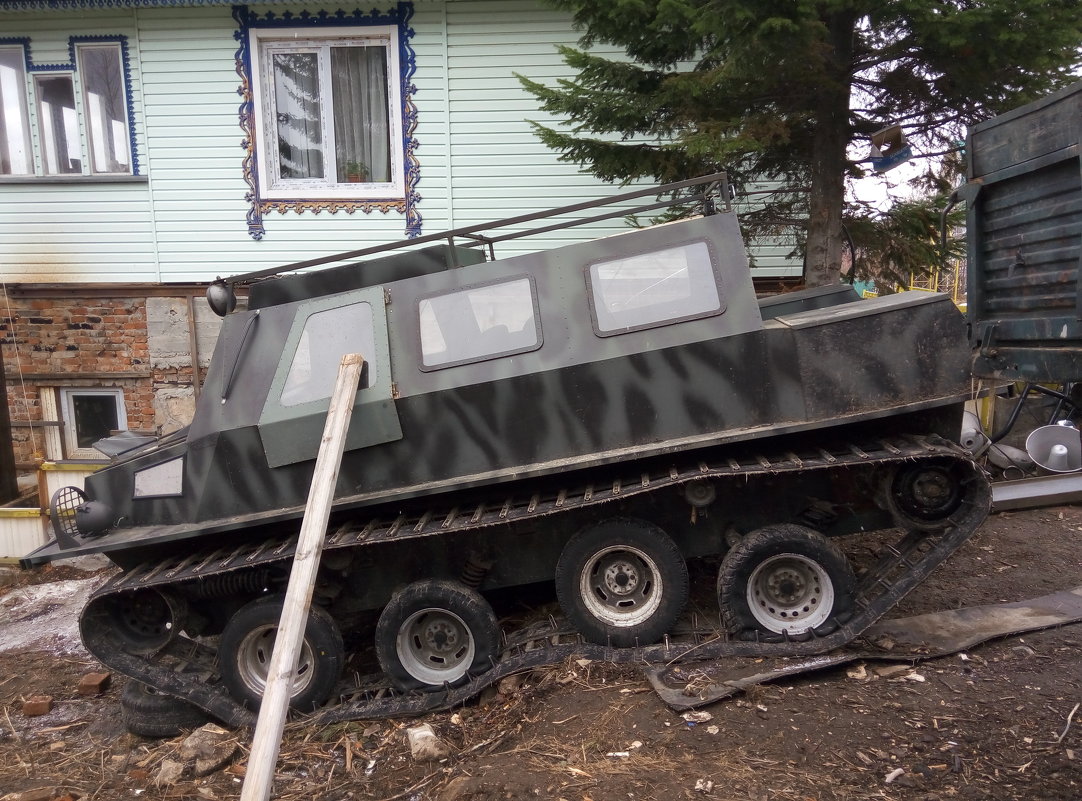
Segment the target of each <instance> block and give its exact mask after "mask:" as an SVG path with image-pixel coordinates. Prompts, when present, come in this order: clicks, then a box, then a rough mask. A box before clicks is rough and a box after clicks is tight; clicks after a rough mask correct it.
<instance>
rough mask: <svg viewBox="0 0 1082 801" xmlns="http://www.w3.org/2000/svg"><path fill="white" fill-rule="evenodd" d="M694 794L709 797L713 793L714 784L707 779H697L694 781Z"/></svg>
mask: <svg viewBox="0 0 1082 801" xmlns="http://www.w3.org/2000/svg"><path fill="white" fill-rule="evenodd" d="M695 792H697V793H702V794H703V795H709V794H710V793H712V792H714V783H713V782H712V781H710V780H709V779H697V780H696V781H695Z"/></svg>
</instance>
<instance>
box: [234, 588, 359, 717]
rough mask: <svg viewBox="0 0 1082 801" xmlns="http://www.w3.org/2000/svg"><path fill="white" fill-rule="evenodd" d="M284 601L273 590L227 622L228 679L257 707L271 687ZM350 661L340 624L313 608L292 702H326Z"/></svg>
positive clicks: (305, 707)
mask: <svg viewBox="0 0 1082 801" xmlns="http://www.w3.org/2000/svg"><path fill="white" fill-rule="evenodd" d="M284 600H285V599H284V597H283V596H281V595H271V596H267V597H266V598H260V599H258V600H255V601H252V602H251V603H249V604H246V605H245V606H242V607H241V608H240V609H239V610H238V611H237V613H236V614H235V615H233V617H231V618H230V619H229V622H228V623H226V624H225V628H224V629H223V630H222V636H221V639H220V640H219V644H218V661H219V663H220V666H221V671H222V681H223V682H224V683H225V686H226V687H227V688H228V689H229V692H230V693H231V694H232V695H233V697H234V698H236V699H237V700H238V701H240V702H242V703H244V704H246V705H247V706H249V707H251V708H252V709H256V708H258V707H259V702H260V701H261V700H262V699H263V691H264V690H265V689H266V686H267V673H268V671H269V670H270V661H271V654H272V653H273V651H274V640H275V637H276V635H277V634H278V621H279V620H280V619H281V617H282V605H283V601H284ZM344 663H345V648H344V646H343V645H342V635H341V633H340V632H339V631H338V626H337V624H336V623H335V622H334V619H333V618H332V617H331V616H330V615H329V614H327V612H326V611H324V610H323V609H321V608H319V607H318V606H313V607H311V608H310V609H309V611H308V624H307V626H306V627H305V630H304V641H303V643H302V644H301V654H300V661H299V664H298V666H297V672H296V675H295V676H294V679H293V692H292V693H291V697H290V701H289V705H290V706H292V707H293V708H294V709H299V710H301V711H302V712H310V711H312V710H313V709H314V708H315V707H317V706H319V705H320V704H321V703H323V702H324V701H326V700H327V698H328V697H329V696H330V694H331V692H332V691H333V690H334V685H335V684H337V683H338V677H339V676H340V675H341V673H342V666H343V664H344Z"/></svg>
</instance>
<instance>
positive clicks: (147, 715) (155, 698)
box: [120, 681, 207, 737]
mask: <svg viewBox="0 0 1082 801" xmlns="http://www.w3.org/2000/svg"><path fill="white" fill-rule="evenodd" d="M120 717H121V719H122V720H123V721H124V725H125V726H126V727H127V729H128V731H130V732H131V733H132V734H137V735H139V736H140V737H176V736H177V735H178V734H183V733H184V732H186V731H191V730H192V729H198V728H199V727H200V726H202V725H203V724H204V723H206V722H207V713H206V712H204V711H203V710H202V709H200V708H199V707H197V706H192V705H191V704H189V703H188V702H187V701H182V700H180V699H179V698H174V697H173V696H171V695H166V694H165V693H160V692H158V691H157V690H155V689H154V688H153V687H148V686H147V685H145V684H143V683H142V682H138V681H129V682H128V683H127V684H125V685H124V689H123V690H121V691H120Z"/></svg>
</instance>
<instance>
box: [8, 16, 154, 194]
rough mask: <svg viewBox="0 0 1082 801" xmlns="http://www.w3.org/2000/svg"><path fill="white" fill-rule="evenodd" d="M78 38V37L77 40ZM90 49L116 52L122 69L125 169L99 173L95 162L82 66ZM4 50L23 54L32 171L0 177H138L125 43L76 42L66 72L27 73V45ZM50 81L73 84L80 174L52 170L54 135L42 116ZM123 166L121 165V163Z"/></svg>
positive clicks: (40, 70) (39, 70) (52, 69)
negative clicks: (49, 144) (44, 83)
mask: <svg viewBox="0 0 1082 801" xmlns="http://www.w3.org/2000/svg"><path fill="white" fill-rule="evenodd" d="M73 38H77V37H73ZM87 48H97V49H103V48H109V49H112V50H114V51H115V54H116V59H117V62H118V66H119V68H120V80H121V95H122V97H123V100H124V106H125V108H124V114H123V116H122V118H121V120H119V121H120V122H122V123H123V126H124V132H123V137H122V141H123V142H124V148H125V152H126V155H127V162H128V163H127V165H125V169H121V170H110V169H108V168H106V169H97V168H96V165H95V163H94V159H93V152H92V150H93V148H94V147H95V141H94V138H93V132H92V126H91V120H90V118H89V114H88V111H87V100H86V94H87V86H86V81H84V80H83V73H82V66H83V59H82V51H83V50H84V49H87ZM0 49H3V50H14V51H16V52H17V53H18V54H19V59H20V61H22V62H23V63H22V79H23V81H22V82H23V87H22V98H21V102H22V114H23V117H22V119H23V122H24V123H25V124H26V125H27V126H28V128H27V136H28V141H27V144H28V145H29V147H30V152H29V160H30V169H29V171H27V172H10V173H0V175H5V176H12V177H15V176H30V177H35V176H37V177H42V176H47V177H54V178H56V177H59V178H71V177H77V176H112V175H134V174H135V167H134V162H135V157H134V154H133V153H132V129H131V119H130V112H131V109H130V101H131V88H130V86H129V84H128V78H127V75H126V74H125V69H124V47H123V45H122V43H121V42H119V41H113V40H108V39H106V40H102V41H97V40H94V41H87V42H78V41H75V42H73V48H72V54H73V57H74V61H73V62H72V63H71V64H70V65H62V66H63V68H62V69H57V68H56V67H50V68H41V67H34V66H33V65H31V66H30V69H29V70H27V69H26V63H25V59H26V49H25V47H24V46H23V45H0ZM49 78H65V79H67V80H70V81H71V84H72V95H73V102H74V106H75V127H76V135H77V138H78V149H77V150H76V151H75V153H74V154H73V155H77V156H78V158H79V170H78V171H76V172H62V171H60V170H59V169H56V165H54V167H53V168H52V169H50V159H49V153H48V152H47V150H46V148H47V144H46V142H47V140H49V139H51V132H46V131H45V129H44V115H43V112H42V107H41V106H42V104H41V92H40V91H39V88H38V86H39V83H40V81H42V80H46V79H49ZM118 163H119V162H118Z"/></svg>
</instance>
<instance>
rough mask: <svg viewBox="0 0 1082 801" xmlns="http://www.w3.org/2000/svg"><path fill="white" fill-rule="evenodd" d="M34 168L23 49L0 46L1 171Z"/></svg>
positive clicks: (21, 172)
mask: <svg viewBox="0 0 1082 801" xmlns="http://www.w3.org/2000/svg"><path fill="white" fill-rule="evenodd" d="M33 172H34V159H33V151H32V150H31V149H30V112H29V110H28V109H27V106H26V71H25V67H24V61H23V49H22V48H21V47H0V175H32V174H33Z"/></svg>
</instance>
